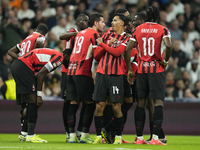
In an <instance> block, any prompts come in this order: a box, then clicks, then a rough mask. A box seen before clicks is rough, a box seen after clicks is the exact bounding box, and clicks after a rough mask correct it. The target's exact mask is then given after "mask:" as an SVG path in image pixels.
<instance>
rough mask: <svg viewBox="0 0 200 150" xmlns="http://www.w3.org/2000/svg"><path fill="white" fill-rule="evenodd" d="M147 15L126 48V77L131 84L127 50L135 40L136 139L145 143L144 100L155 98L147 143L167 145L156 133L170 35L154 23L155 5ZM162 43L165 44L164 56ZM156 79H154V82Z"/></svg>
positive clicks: (160, 115)
mask: <svg viewBox="0 0 200 150" xmlns="http://www.w3.org/2000/svg"><path fill="white" fill-rule="evenodd" d="M146 17H147V19H146V23H143V24H142V25H139V26H138V27H137V28H136V29H135V31H134V32H133V34H132V38H131V39H130V41H129V44H128V46H127V49H126V51H127V53H126V61H127V62H126V63H127V67H128V75H127V78H128V81H129V82H130V83H131V84H133V81H134V73H133V71H132V68H131V64H130V53H131V50H132V48H133V47H134V46H135V43H136V42H138V46H139V56H140V61H139V63H138V64H139V65H138V72H137V80H136V84H137V94H138V103H137V107H136V110H135V124H136V133H137V138H136V142H137V143H140V144H147V142H146V141H145V140H144V138H143V120H144V113H145V110H144V108H145V103H146V101H147V100H148V98H149V99H153V101H154V117H153V136H152V139H151V142H150V144H152V145H166V144H164V143H162V142H161V141H160V140H159V139H158V135H159V130H160V128H161V126H162V122H163V101H164V98H165V94H164V93H165V74H164V72H165V67H166V65H167V63H168V60H169V57H170V55H171V45H172V44H171V39H170V37H171V36H170V33H169V30H168V29H167V28H166V27H164V26H161V25H159V24H157V23H156V22H158V20H159V10H158V8H157V7H155V6H150V7H148V8H147V11H146ZM163 42H164V43H163ZM164 44H165V45H166V56H165V58H164V49H163V45H164ZM155 83H157V84H156V86H155Z"/></svg>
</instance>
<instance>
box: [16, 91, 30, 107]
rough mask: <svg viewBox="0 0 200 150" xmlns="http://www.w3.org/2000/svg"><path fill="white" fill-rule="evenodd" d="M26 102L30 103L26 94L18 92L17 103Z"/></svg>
mask: <svg viewBox="0 0 200 150" xmlns="http://www.w3.org/2000/svg"><path fill="white" fill-rule="evenodd" d="M24 103H28V100H27V99H26V97H25V95H24V94H17V93H16V104H17V105H22V104H24Z"/></svg>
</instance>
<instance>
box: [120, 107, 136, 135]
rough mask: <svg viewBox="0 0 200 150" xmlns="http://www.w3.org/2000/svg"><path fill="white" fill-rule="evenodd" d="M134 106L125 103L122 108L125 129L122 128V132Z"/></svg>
mask: <svg viewBox="0 0 200 150" xmlns="http://www.w3.org/2000/svg"><path fill="white" fill-rule="evenodd" d="M132 106H133V103H123V105H122V106H121V109H122V114H123V127H122V131H123V129H124V125H125V123H126V120H127V114H128V111H129V109H130V108H131V107H132Z"/></svg>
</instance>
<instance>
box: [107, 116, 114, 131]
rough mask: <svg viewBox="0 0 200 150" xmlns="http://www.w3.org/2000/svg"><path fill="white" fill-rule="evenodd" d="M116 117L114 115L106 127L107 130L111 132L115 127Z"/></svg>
mask: <svg viewBox="0 0 200 150" xmlns="http://www.w3.org/2000/svg"><path fill="white" fill-rule="evenodd" d="M114 120H115V118H114V116H113V117H112V119H111V120H110V121H109V123H108V124H107V125H106V126H105V129H106V131H107V132H110V131H111V130H112V129H115V121H114Z"/></svg>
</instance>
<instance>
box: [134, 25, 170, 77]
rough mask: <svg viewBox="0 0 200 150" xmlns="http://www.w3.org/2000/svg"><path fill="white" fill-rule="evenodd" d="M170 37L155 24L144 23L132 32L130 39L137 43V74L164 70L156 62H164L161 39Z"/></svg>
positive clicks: (165, 30) (164, 28)
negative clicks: (138, 58)
mask: <svg viewBox="0 0 200 150" xmlns="http://www.w3.org/2000/svg"><path fill="white" fill-rule="evenodd" d="M165 37H171V35H170V32H169V30H168V29H167V28H166V27H164V26H161V25H159V24H157V23H152V22H146V23H143V24H141V25H139V26H138V27H137V28H136V29H135V30H134V32H133V34H132V38H130V40H134V41H137V42H138V52H139V56H140V62H139V63H138V73H159V72H163V71H164V68H163V66H162V65H160V64H159V63H158V62H157V60H160V61H163V60H164V41H163V38H165Z"/></svg>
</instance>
